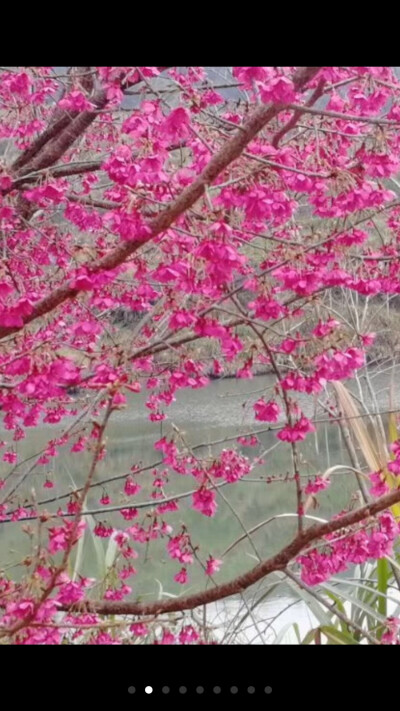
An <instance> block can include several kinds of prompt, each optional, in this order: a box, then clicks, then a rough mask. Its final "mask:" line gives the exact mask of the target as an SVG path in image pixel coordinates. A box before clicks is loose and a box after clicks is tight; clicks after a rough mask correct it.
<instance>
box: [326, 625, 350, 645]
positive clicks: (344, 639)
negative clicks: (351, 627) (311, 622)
mask: <svg viewBox="0 0 400 711" xmlns="http://www.w3.org/2000/svg"><path fill="white" fill-rule="evenodd" d="M320 630H321V632H322V634H323V635H325V637H326V638H327V639H328V642H330V643H331V644H342V645H343V644H346V645H347V644H358V642H357V641H356V640H355V639H354V637H353V636H352V635H351V634H350V633H349V632H343V631H342V630H337V629H336V627H320Z"/></svg>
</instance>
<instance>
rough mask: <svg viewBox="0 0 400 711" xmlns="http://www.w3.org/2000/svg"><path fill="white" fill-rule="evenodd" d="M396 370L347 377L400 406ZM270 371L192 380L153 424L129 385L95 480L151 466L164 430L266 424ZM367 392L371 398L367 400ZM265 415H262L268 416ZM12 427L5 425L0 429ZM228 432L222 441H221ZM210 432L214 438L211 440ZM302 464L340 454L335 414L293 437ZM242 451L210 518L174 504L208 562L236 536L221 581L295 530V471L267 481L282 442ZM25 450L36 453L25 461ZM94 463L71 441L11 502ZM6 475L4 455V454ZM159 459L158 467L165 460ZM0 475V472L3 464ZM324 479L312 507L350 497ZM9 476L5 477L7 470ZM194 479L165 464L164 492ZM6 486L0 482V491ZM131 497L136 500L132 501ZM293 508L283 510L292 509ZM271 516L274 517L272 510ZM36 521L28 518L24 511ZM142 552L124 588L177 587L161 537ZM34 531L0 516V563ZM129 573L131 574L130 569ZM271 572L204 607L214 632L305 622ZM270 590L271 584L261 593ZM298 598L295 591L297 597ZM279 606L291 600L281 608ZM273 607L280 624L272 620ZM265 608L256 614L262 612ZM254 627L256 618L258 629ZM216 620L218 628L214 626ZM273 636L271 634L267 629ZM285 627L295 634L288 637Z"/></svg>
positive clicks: (385, 403) (193, 437) (38, 434)
mask: <svg viewBox="0 0 400 711" xmlns="http://www.w3.org/2000/svg"><path fill="white" fill-rule="evenodd" d="M398 374H399V369H398V368H395V369H388V370H387V371H385V372H383V373H378V372H377V371H370V372H369V378H370V381H371V384H372V388H373V392H374V397H372V396H371V395H370V394H369V393H368V388H367V385H366V383H365V382H364V380H363V379H362V378H361V381H360V383H356V382H348V383H347V385H348V386H349V387H350V388H351V389H352V391H353V392H354V393H356V395H357V394H359V393H360V387H361V391H362V392H363V397H364V398H365V400H366V402H367V404H368V407H369V409H370V410H372V411H376V409H377V408H378V409H379V410H386V409H388V408H389V390H390V389H392V393H391V397H392V404H393V405H394V406H395V407H399V406H400V389H399V388H396V382H397V380H398ZM273 385H274V378H273V377H272V376H258V377H256V378H254V379H252V380H235V379H221V380H219V381H213V382H212V383H211V384H210V386H209V387H207V388H204V389H200V390H190V389H185V390H181V391H179V392H178V394H177V399H176V402H174V403H173V404H172V406H171V407H170V408H168V410H167V414H168V419H167V420H166V421H164V422H161V423H160V422H158V423H152V422H150V421H149V420H148V410H147V409H146V408H145V407H144V406H143V404H144V401H145V399H146V393H145V392H144V393H140V394H136V395H134V394H132V395H131V396H130V398H129V403H128V407H127V408H126V409H125V410H121V411H119V412H117V413H115V415H114V417H113V419H112V421H111V423H110V425H109V428H108V433H107V452H108V454H107V457H106V459H105V460H104V461H103V462H101V463H100V464H99V467H98V471H97V475H96V476H97V481H100V480H104V479H105V478H107V479H110V478H112V477H116V476H122V475H124V474H126V473H127V472H129V470H130V468H131V467H132V466H133V465H140V466H148V465H152V464H154V465H156V464H157V462H159V456H158V455H159V453H158V452H156V451H155V450H154V449H153V444H154V442H155V441H156V440H158V439H159V438H160V436H163V435H166V436H168V434H170V433H171V432H172V430H173V428H176V429H177V430H178V431H179V433H180V436H182V437H183V438H184V441H185V442H186V443H187V444H188V445H190V446H191V447H193V446H196V445H200V444H203V445H204V446H205V448H206V449H200V450H197V451H199V452H200V453H201V452H206V451H210V452H211V451H212V452H218V451H220V450H221V449H222V448H223V447H224V446H225V447H227V446H229V445H230V442H232V441H233V442H234V440H235V439H236V437H237V436H239V435H245V434H247V433H248V432H251V431H253V430H260V429H263V423H259V422H255V421H254V417H253V410H252V403H253V402H254V401H255V400H257V399H258V398H259V397H260V396H261V395H264V396H266V397H269V396H271V395H272V388H273ZM374 398H376V401H375V402H374ZM300 403H301V407H302V409H303V411H304V413H305V414H306V415H307V416H309V417H315V416H316V417H317V419H322V420H326V419H327V418H326V414H325V413H323V412H322V411H321V409H320V408H319V407H318V403H317V400H316V398H315V397H309V396H301V397H300ZM264 424H265V423H264ZM60 431H61V430H60V428H59V426H55V425H54V426H49V425H46V426H43V427H41V428H40V429H36V430H34V431H32V432H30V433H29V436H28V437H27V439H26V440H22V441H20V442H17V443H16V446H17V451H18V455H19V457H20V460H23V459H24V458H26V457H28V456H32V455H33V454H35V453H36V452H38V451H40V449H41V448H42V447H43V446H45V444H46V442H47V441H48V440H49V439H50V438H54V437H56V436H58V435H59V433H60ZM7 435H9V433H8V432H3V433H1V437H2V438H3V439H7ZM229 440H230V441H229ZM215 442H218V444H212V443H215ZM299 449H300V452H301V474H302V475H303V476H304V477H306V478H307V477H308V476H314V475H315V474H317V473H322V472H323V471H324V470H325V469H326V468H328V467H331V466H334V465H337V464H346V463H347V462H348V458H347V452H346V449H345V447H344V443H343V441H342V438H341V435H340V430H339V428H338V426H337V425H335V424H332V423H329V422H326V421H325V422H321V423H319V424H318V426H317V432H316V433H315V435H310V436H309V437H308V438H307V440H306V441H305V442H302V443H300V446H299ZM241 451H242V453H243V454H249V453H251V456H253V454H254V453H256V454H257V455H258V456H261V457H262V459H263V461H264V463H263V464H261V465H260V466H258V467H256V468H255V469H254V470H253V471H252V472H251V474H250V475H249V476H248V477H245V478H244V479H243V480H242V481H241V482H239V483H237V484H236V485H233V486H226V487H224V488H223V489H221V490H219V493H218V507H219V511H218V514H217V516H215V518H212V519H209V518H207V517H205V516H202V515H201V514H200V513H198V512H197V511H193V510H191V509H189V508H182V514H181V519H180V518H179V520H182V521H183V520H184V521H185V523H187V525H188V528H189V530H190V531H191V532H192V534H194V535H193V541H194V543H195V545H198V546H199V555H200V557H201V559H202V560H203V561H204V560H206V559H207V557H208V555H209V554H212V555H213V556H215V557H217V558H221V556H223V553H224V551H225V550H226V549H227V548H228V547H230V546H232V544H233V543H234V542H235V541H237V540H238V539H240V538H243V540H242V541H241V542H239V543H237V544H236V545H235V546H234V547H233V549H232V550H231V551H230V552H228V553H227V554H226V555H224V556H223V560H224V563H223V565H222V567H221V570H220V572H219V573H218V574H217V575H216V576H215V580H216V582H217V583H220V582H224V581H226V580H229V579H230V578H232V577H233V576H235V575H237V574H238V573H242V572H245V571H246V570H248V569H249V568H250V567H252V566H253V565H254V564H255V563H256V562H257V556H259V557H260V558H266V557H268V556H270V555H271V554H273V553H274V552H276V551H278V550H279V549H280V547H282V546H283V545H285V543H287V542H288V541H289V540H290V538H291V536H292V535H293V534H294V533H295V530H296V517H295V516H294V515H293V513H294V511H295V490H294V483H293V482H289V483H287V482H283V481H275V482H272V483H266V481H265V478H266V477H270V476H280V477H281V478H284V477H285V476H286V474H288V473H289V474H290V472H291V453H290V447H288V446H287V445H285V444H282V443H280V442H279V440H277V438H276V432H274V431H269V432H264V433H262V434H260V435H259V445H258V446H257V447H256V448H246V447H241ZM32 461H33V460H32ZM32 461H30V462H27V463H25V464H23V465H22V466H21V467H20V468H19V469H18V470H17V472H15V474H13V477H16V476H18V477H19V476H21V475H24V474H26V472H27V471H28V469H29V467H30V466H31V464H32ZM89 464H90V459H89V456H88V455H87V454H86V453H79V454H71V453H70V452H69V448H64V449H62V450H61V451H60V454H59V456H58V457H56V458H55V459H54V460H52V461H51V462H50V463H49V465H47V466H44V467H39V472H40V473H36V472H33V473H32V474H30V475H29V476H27V478H26V480H25V482H24V484H23V486H22V487H21V489H20V495H19V496H20V498H19V503H20V504H23V503H24V498H25V497H26V496H27V493H28V492H31V491H32V489H34V490H35V492H36V497H37V499H38V500H39V501H41V500H43V499H47V498H51V497H54V496H57V495H58V496H60V495H62V494H63V493H65V492H68V491H69V490H71V489H73V488H74V487H75V486H79V485H82V483H83V482H84V480H85V477H86V475H87V472H88V468H89ZM3 467H4V469H5V474H7V472H8V471H9V470H10V469H11V465H3ZM159 468H161V469H163V468H164V467H160V465H159ZM151 472H152V469H150V470H148V471H147V472H144V473H143V474H141V475H139V478H138V481H140V483H141V484H142V486H143V489H142V492H141V493H140V494H139V495H138V496H137V497H135V498H134V503H135V504H137V503H138V502H141V501H147V500H148V499H149V497H150V492H151V488H150V486H151V481H152V479H153V477H152V474H151ZM3 475H4V474H3ZM46 475H48V476H49V477H50V478H51V480H52V481H53V482H54V488H53V489H47V488H44V486H43V485H44V482H45V479H46ZM331 480H332V484H331V486H330V488H329V489H328V490H326V491H324V492H322V493H321V494H320V495H319V497H318V508H317V509H315V510H313V511H310V512H309V513H310V515H312V516H316V517H318V518H326V517H328V516H330V515H331V514H333V513H335V512H337V511H339V510H340V509H341V508H342V507H345V506H347V505H348V503H349V500H350V498H351V496H352V493H354V491H355V490H356V482H355V480H354V475H353V474H351V473H350V472H348V471H341V472H337V473H335V474H334V475H333V476H332V477H331ZM10 481H12V479H11V478H10ZM121 488H122V487H121V481H120V480H118V481H116V482H110V483H108V484H107V485H106V486H104V487H103V486H97V487H96V488H94V489H93V491H92V493H91V496H90V498H89V500H88V504H87V505H88V508H89V509H90V510H99V509H102V508H103V507H101V505H99V499H100V497H101V495H102V494H103V493H104V492H106V493H107V494H108V495H109V496H110V498H111V504H119V503H121V498H120V493H119V492H120V490H121ZM193 488H195V482H193V481H191V480H190V481H189V478H188V477H185V476H181V475H179V474H174V473H173V474H172V475H171V481H170V484H169V486H168V489H167V493H168V495H175V494H179V493H184V492H186V491H189V490H191V489H193ZM1 493H2V494H4V491H3V492H1ZM60 503H61V505H62V506H63V508H64V509H65V504H66V500H65V499H64V500H63V501H62V502H57V503H50V502H49V503H48V504H47V508H48V510H50V511H51V510H53V511H54V510H56V509H57V508H58V506H59V505H60ZM131 505H132V504H131ZM290 514H291V515H290ZM146 515H151V514H150V509H143V510H141V512H140V517H139V519H136V520H135V522H136V521H139V522H140V521H142V520H143V519H142V516H146ZM177 516H178V517H179V514H166V516H165V519H166V520H167V521H169V520H171V521H172V520H173V521H175V523H176V521H177ZM277 516H279V518H275V517H277ZM87 520H88V521H91V523H92V525H93V521H95V520H96V521H105V522H109V523H110V524H112V525H115V526H119V527H121V528H124V527H126V526H127V525H130V524H126V523H125V522H124V521H123V519H122V517H121V514H120V513H119V512H114V513H108V514H107V515H106V514H105V513H104V512H103V511H101V513H99V514H96V515H95V516H94V517H93V518H92V519H90V518H88V519H87ZM262 522H266V523H265V524H264V525H263V526H261V527H260V529H259V530H258V531H257V533H255V534H254V535H252V537H251V541H252V544H250V542H249V540H248V537H246V535H245V533H244V531H245V530H247V531H249V530H250V529H251V528H253V527H254V526H257V525H259V524H261V523H262ZM32 523H34V522H32ZM96 541H97V543H96V544H94V543H93V537H92V536H90V535H89V534H88V535H87V540H86V545H85V554H84V556H83V559H82V560H81V562H80V565H79V572H80V573H81V574H84V575H88V576H91V575H92V576H93V577H94V576H95V575H96V574H98V566H99V564H100V563H99V552H98V547H99V545H101V546H104V550H105V547H106V546H107V545H108V541H104V542H103V541H100V539H96ZM137 548H138V552H139V555H140V558H139V560H138V561H137V568H138V570H139V573H138V575H137V576H135V578H134V580H133V584H132V587H133V592H132V596H133V597H135V598H137V597H138V596H140V598H141V599H142V600H148V599H154V598H156V597H157V596H158V597H160V596H164V595H179V594H181V593H182V587H181V586H180V585H178V584H177V583H175V582H174V581H173V576H174V574H175V573H176V572H177V571H178V566H177V565H176V563H174V562H172V561H171V560H170V559H169V558H168V556H167V555H166V552H165V541H164V542H151V543H150V544H149V545H147V546H142V547H141V550H140V548H139V547H138V546H137ZM29 550H30V538H29V536H27V534H26V533H23V532H21V523H7V524H0V560H1V561H2V562H3V565H7V564H12V563H13V562H16V561H17V560H21V558H22V557H23V556H24V555H26V554H27V553H29ZM131 580H132V579H131ZM274 582H276V579H275V580H274V579H272V580H270V579H268V580H266V581H263V582H262V584H261V585H260V587H259V588H257V589H256V590H253V591H250V593H249V594H248V595H247V596H246V598H243V599H238V600H234V601H230V602H229V604H227V603H226V602H221V603H218V605H214V606H210V608H209V610H208V612H207V615H208V620H209V622H210V623H212V625H215V624H217V625H218V626H219V632H218V633H217V635H218V636H219V637H220V638H223V639H224V641H228V642H229V639H230V637H229V635H230V634H231V633H232V631H233V630H234V629H235V628H237V622H238V620H241V618H242V617H243V616H245V620H244V622H243V623H242V626H241V630H242V634H243V635H244V637H243V641H247V642H251V641H254V642H260V641H264V642H265V641H266V640H269V639H270V638H273V637H274V634H275V632H276V630H277V629H281V628H282V627H284V626H287V625H290V623H291V621H297V622H298V623H299V626H300V628H301V631H304V630H305V631H307V629H308V628H309V626H310V624H311V621H312V619H313V615H312V611H311V610H310V608H309V606H308V605H307V604H305V603H304V602H301V603H299V602H296V593H295V592H294V590H293V589H289V588H288V587H287V586H286V587H283V586H282V585H279V586H278V587H274V588H272V589H271V590H270V589H269V588H268V586H269V585H271V584H273V583H274ZM204 584H205V576H204V573H203V571H202V569H201V567H200V566H199V565H196V566H191V567H190V570H189V586H188V589H187V590H185V592H186V591H187V592H194V591H195V590H199V589H201V588H203V587H204ZM267 593H268V594H267ZM264 594H267V597H266V598H265V601H264V603H263V604H262V605H261V606H259V607H258V609H257V616H258V617H257V618H256V617H255V613H253V612H250V613H249V609H250V608H251V604H252V602H253V601H254V600H256V599H258V598H257V596H258V597H260V596H262V595H264ZM297 600H298V598H297ZM286 608H287V609H286ZM279 613H280V617H279V619H278V620H277V621H276V623H274V624H273V623H272V622H271V620H272V618H274V617H275V616H276V615H277V614H279ZM260 615H261V617H260ZM261 628H262V629H261ZM221 630H222V631H221ZM271 635H272V636H271ZM288 635H289V636H288V638H287V639H285V641H288V640H289V641H293V638H292V637H293V631H292V630H289V631H288ZM291 635H292V636H291Z"/></svg>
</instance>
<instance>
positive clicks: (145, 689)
mask: <svg viewBox="0 0 400 711" xmlns="http://www.w3.org/2000/svg"><path fill="white" fill-rule="evenodd" d="M144 692H145V694H152V693H153V687H152V686H145V688H144Z"/></svg>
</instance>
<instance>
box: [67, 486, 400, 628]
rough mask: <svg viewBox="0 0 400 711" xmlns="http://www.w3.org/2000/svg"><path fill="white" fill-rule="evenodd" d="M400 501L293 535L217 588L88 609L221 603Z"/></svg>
mask: <svg viewBox="0 0 400 711" xmlns="http://www.w3.org/2000/svg"><path fill="white" fill-rule="evenodd" d="M399 501H400V488H399V489H396V490H395V491H392V492H391V493H390V494H386V495H385V496H382V497H381V498H379V499H377V500H376V501H375V502H374V503H372V504H367V505H366V506H363V507H362V508H359V509H356V510H354V511H350V512H349V513H347V514H344V515H343V516H340V517H339V518H336V519H333V520H332V521H328V522H327V523H321V524H315V525H314V526H310V528H308V529H307V530H306V531H304V533H302V534H300V535H298V536H296V538H294V539H293V540H292V541H291V543H289V545H287V546H286V547H285V548H283V549H282V550H281V551H280V552H279V553H277V554H276V555H274V556H272V557H271V558H268V559H267V560H264V561H262V562H261V563H259V564H258V565H256V566H255V567H254V568H252V569H251V570H249V571H248V572H247V573H244V575H240V576H238V577H237V578H234V579H233V580H230V581H229V582H228V583H224V584H223V585H217V586H216V587H215V588H210V589H209V590H204V591H202V592H199V593H195V594H194V595H187V596H185V597H181V598H173V599H169V600H162V601H157V602H150V603H136V602H119V601H112V600H108V601H107V600H104V601H103V600H96V601H88V602H87V604H88V606H89V607H90V609H91V610H92V611H93V612H95V613H96V614H99V615H157V614H164V613H167V612H178V611H182V610H193V609H194V608H196V607H199V606H200V605H207V604H209V603H211V602H216V601H217V600H222V599H223V598H226V597H231V596H232V595H237V594H239V593H242V592H243V591H244V590H246V589H247V588H249V587H250V586H251V585H254V584H255V583H257V582H258V581H259V580H261V579H262V578H265V576H267V575H269V574H270V573H273V572H275V571H276V570H285V568H286V567H287V565H288V564H289V563H290V562H291V561H292V560H293V558H295V557H296V556H297V555H299V553H300V552H301V551H302V550H303V549H304V548H305V547H306V546H308V545H309V544H310V543H312V542H313V541H315V540H319V539H321V538H322V537H323V536H326V535H328V534H330V533H334V532H335V531H339V530H340V529H342V528H347V527H349V526H352V525H354V524H356V523H359V522H360V521H363V520H364V519H366V518H368V517H370V516H375V515H376V514H378V513H380V512H381V511H384V510H385V509H388V508H390V507H391V506H393V505H394V504H396V503H398V502H399ZM72 609H73V606H71V605H65V606H63V607H61V608H60V610H63V611H70V610H72Z"/></svg>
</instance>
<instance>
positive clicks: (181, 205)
mask: <svg viewBox="0 0 400 711" xmlns="http://www.w3.org/2000/svg"><path fill="white" fill-rule="evenodd" d="M318 71H319V67H300V68H299V69H298V70H297V72H296V74H295V77H294V85H295V88H296V89H301V88H303V87H304V86H305V85H306V84H307V83H308V82H309V81H310V80H311V79H312V78H313V77H314V76H315V75H316V74H317V73H318ZM296 108H298V107H297V106H296ZM281 110H282V106H281V105H280V104H273V105H268V106H260V107H259V108H258V109H257V110H256V111H255V112H254V113H253V114H252V116H250V118H249V119H248V120H247V121H246V122H245V123H244V124H243V125H242V126H241V128H240V130H238V131H237V132H236V133H235V134H234V135H233V136H232V138H230V139H229V140H228V141H226V143H225V144H224V146H223V147H222V148H221V150H220V151H218V153H216V154H215V155H214V156H213V157H212V158H211V160H210V161H209V163H208V164H207V166H206V167H205V169H204V170H203V171H202V173H201V174H200V175H199V177H198V178H197V179H196V180H195V181H194V182H193V183H191V185H189V186H188V187H187V188H185V189H184V190H183V191H182V193H181V194H180V196H179V197H178V198H177V199H176V200H174V201H173V202H172V203H170V204H169V206H167V207H166V209H165V210H163V211H162V212H160V213H159V215H157V216H156V217H155V218H154V219H153V220H151V221H150V222H149V223H148V224H149V227H150V229H151V232H150V234H149V235H148V236H147V237H146V239H144V240H141V241H129V242H124V243H123V244H121V245H119V246H118V247H116V248H115V249H113V250H112V251H111V252H110V254H108V255H106V256H105V257H102V258H101V259H99V260H97V261H95V262H93V263H92V264H87V265H86V267H87V268H88V270H90V272H91V273H97V272H101V271H108V270H112V269H115V268H116V267H118V266H119V265H120V264H123V263H124V262H125V261H126V260H127V259H128V257H130V256H131V255H132V254H134V253H135V252H136V251H137V250H138V249H139V247H141V246H142V245H143V244H145V243H146V242H148V241H150V240H151V239H152V238H153V237H156V236H157V235H158V234H160V232H164V231H165V230H167V229H168V228H169V227H170V226H171V224H172V223H173V222H174V221H175V220H176V219H177V217H179V216H180V215H182V214H183V213H184V212H186V210H188V209H189V208H190V207H192V206H193V205H194V203H195V202H197V200H198V199H199V198H200V197H201V196H202V195H203V194H204V192H205V189H206V187H207V185H210V184H211V183H212V182H213V181H214V180H215V179H216V178H217V177H218V175H219V174H220V173H222V171H224V170H225V168H227V167H228V165H230V163H232V162H233V161H234V160H236V159H237V158H238V157H239V156H240V155H241V154H242V152H243V150H244V149H245V147H246V146H247V145H248V144H249V143H250V141H252V140H253V138H254V137H255V136H256V135H257V134H258V133H259V132H260V131H261V130H262V129H263V128H264V126H266V125H267V123H268V122H269V121H271V119H273V118H274V117H275V116H277V114H279V113H280V111H281ZM86 114H89V116H87V115H86ZM91 117H93V114H91V113H90V112H84V113H83V114H82V115H81V116H79V117H78V118H77V119H75V122H76V123H73V125H72V126H71V127H70V128H69V130H68V131H67V134H66V135H65V136H64V134H62V135H61V136H60V137H59V139H58V140H57V139H56V141H55V144H54V145H53V146H49V147H48V148H47V151H46V155H45V156H44V157H42V159H40V156H39V157H38V159H37V163H38V165H36V164H35V161H33V164H31V165H30V166H29V167H30V170H37V169H39V168H43V167H45V165H50V157H52V160H54V159H55V156H56V155H59V156H61V155H62V152H63V151H64V150H66V149H67V147H68V145H71V144H72V143H73V141H74V140H75V139H76V138H77V133H76V131H77V130H78V127H79V130H80V129H82V130H84V127H87V126H88V125H89V124H90V123H91V120H94V119H93V118H91ZM74 126H75V128H74ZM78 293H79V290H77V289H74V288H72V287H71V286H69V285H68V284H66V285H64V286H61V287H59V288H58V289H56V290H55V291H53V292H52V293H51V294H49V295H48V296H46V297H44V299H42V300H41V301H39V303H38V304H36V306H35V307H34V308H33V311H32V313H31V314H30V315H29V316H27V317H26V318H25V320H24V326H25V325H26V324H28V323H31V322H32V321H34V320H35V319H37V318H38V317H40V316H44V315H45V314H47V313H49V312H50V311H52V310H53V309H55V308H56V307H57V306H59V305H60V304H62V303H63V302H64V301H66V300H67V299H73V298H75V297H76V296H77V295H78ZM24 326H19V327H17V326H13V327H2V328H0V338H3V337H4V336H8V335H10V334H11V333H16V332H17V331H20V330H21V328H23V327H24Z"/></svg>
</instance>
